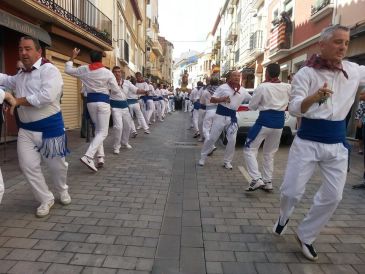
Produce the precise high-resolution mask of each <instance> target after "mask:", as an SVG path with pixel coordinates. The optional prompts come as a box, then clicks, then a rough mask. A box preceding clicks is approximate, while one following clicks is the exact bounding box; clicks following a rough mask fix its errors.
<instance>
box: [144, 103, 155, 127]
mask: <svg viewBox="0 0 365 274" xmlns="http://www.w3.org/2000/svg"><path fill="white" fill-rule="evenodd" d="M154 110H155V104H154V103H153V100H147V103H146V104H145V110H144V111H143V117H144V119H145V121H146V123H147V124H148V123H150V122H151V117H152V113H153V112H154Z"/></svg>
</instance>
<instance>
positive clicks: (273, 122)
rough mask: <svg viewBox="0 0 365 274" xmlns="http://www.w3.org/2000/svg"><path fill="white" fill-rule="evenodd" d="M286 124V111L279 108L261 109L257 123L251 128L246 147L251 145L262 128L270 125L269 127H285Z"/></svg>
mask: <svg viewBox="0 0 365 274" xmlns="http://www.w3.org/2000/svg"><path fill="white" fill-rule="evenodd" d="M284 124H285V111H279V110H273V109H269V110H263V111H260V114H259V117H258V118H257V120H256V122H255V124H254V125H253V126H252V127H251V128H250V130H249V132H248V134H247V138H246V142H245V147H250V144H251V143H252V141H253V140H255V139H256V137H257V135H258V134H259V132H260V130H261V128H262V127H263V126H264V127H268V128H277V129H280V128H283V127H284Z"/></svg>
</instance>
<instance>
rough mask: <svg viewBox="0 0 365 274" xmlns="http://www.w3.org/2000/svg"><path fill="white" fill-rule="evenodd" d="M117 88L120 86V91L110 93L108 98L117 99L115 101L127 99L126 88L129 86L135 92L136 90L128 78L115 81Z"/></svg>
mask: <svg viewBox="0 0 365 274" xmlns="http://www.w3.org/2000/svg"><path fill="white" fill-rule="evenodd" d="M117 84H118V86H119V88H120V91H121V92H120V93H116V94H115V93H112V94H111V95H110V99H111V100H117V101H125V100H127V94H128V90H129V88H131V89H132V90H134V91H135V92H137V87H136V86H134V85H133V84H132V83H131V82H129V81H128V80H124V81H123V80H122V81H120V82H119V83H118V82H117Z"/></svg>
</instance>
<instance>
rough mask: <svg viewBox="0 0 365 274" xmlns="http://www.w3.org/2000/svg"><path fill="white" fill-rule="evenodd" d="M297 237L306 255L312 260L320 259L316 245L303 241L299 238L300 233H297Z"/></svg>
mask: <svg viewBox="0 0 365 274" xmlns="http://www.w3.org/2000/svg"><path fill="white" fill-rule="evenodd" d="M295 238H296V240H297V241H298V244H299V245H300V248H301V250H302V253H303V255H304V257H306V258H307V259H308V260H311V261H316V260H318V254H317V251H316V249H315V248H314V246H313V245H312V244H306V243H303V242H302V241H301V240H300V239H299V237H298V235H296V237H295Z"/></svg>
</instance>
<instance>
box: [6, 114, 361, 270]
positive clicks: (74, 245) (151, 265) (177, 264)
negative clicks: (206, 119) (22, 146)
mask: <svg viewBox="0 0 365 274" xmlns="http://www.w3.org/2000/svg"><path fill="white" fill-rule="evenodd" d="M188 127H189V116H188V114H186V113H182V112H176V113H173V114H172V115H169V117H168V118H167V119H166V120H165V122H164V123H158V124H156V125H153V126H152V127H151V131H152V134H150V135H146V134H143V131H140V132H139V135H138V137H137V138H136V139H132V140H131V145H132V146H133V149H132V150H122V151H121V153H120V154H119V155H113V154H112V148H111V139H110V138H108V139H107V142H106V145H105V148H106V153H107V157H106V163H105V167H104V168H103V169H101V170H100V171H99V172H98V173H97V174H93V173H91V172H90V171H89V170H88V169H87V168H86V167H84V166H83V165H82V164H81V163H80V161H79V157H80V156H81V155H82V154H83V152H85V150H86V147H87V144H85V143H84V139H79V138H78V134H79V133H78V131H71V132H69V133H68V135H69V139H70V147H71V149H72V154H71V156H70V157H68V162H69V164H70V168H69V176H68V183H69V186H70V194H71V196H72V204H71V205H69V206H61V205H60V204H59V203H57V204H56V205H55V206H54V208H53V209H52V210H51V214H50V215H49V216H48V217H46V218H42V219H39V218H36V217H35V216H34V212H35V209H36V207H37V206H38V204H37V203H36V202H35V201H34V198H33V195H32V194H31V193H30V188H29V187H28V185H27V184H26V182H25V181H24V177H23V176H22V175H21V173H20V171H19V168H18V166H17V159H16V155H15V154H16V153H15V143H12V144H9V145H8V148H7V155H6V160H7V161H6V162H5V163H3V159H4V158H3V151H2V149H3V146H0V161H1V162H0V164H1V167H2V171H3V174H4V177H5V184H6V193H5V196H4V200H3V203H2V204H1V205H0V273H27V274H28V273H123V274H132V273H133V274H147V273H152V274H162V273H164V274H178V273H181V274H195V273H196V274H204V273H208V274H221V273H227V274H236V273H240V274H242V273H248V274H251V273H252V274H254V273H260V274H264V273H269V274H275V273H280V274H286V273H293V274H294V273H295V274H297V273H315V274H321V273H331V274H336V273H345V274H352V273H365V202H364V201H365V190H352V189H351V185H353V184H357V183H358V182H359V181H360V180H361V177H362V168H363V163H362V158H361V157H360V156H357V155H355V154H354V155H353V156H352V163H351V167H352V168H351V171H350V173H349V176H348V183H347V185H346V188H345V191H344V198H343V201H342V202H341V204H340V206H339V208H338V209H337V211H336V212H335V214H334V216H333V218H332V220H331V221H330V223H329V224H328V226H327V227H326V229H325V230H324V231H323V233H322V234H321V236H320V237H319V238H318V239H317V241H316V244H315V247H316V248H317V250H318V252H319V260H318V262H316V263H312V262H310V261H308V260H306V259H305V258H303V256H302V254H301V253H300V252H299V248H298V246H297V244H296V241H295V239H294V232H295V228H296V225H297V224H298V222H299V221H300V220H301V219H302V218H303V217H304V214H305V212H306V211H307V210H308V208H309V206H310V204H311V201H312V197H313V194H314V192H315V191H316V189H317V188H318V183H319V181H320V177H319V175H318V174H316V175H315V176H314V178H313V180H312V181H311V183H310V184H309V185H308V187H307V192H306V194H305V196H304V197H303V200H302V202H301V203H300V205H299V206H298V208H297V209H296V210H295V212H294V214H293V216H292V218H291V220H290V223H289V228H288V230H287V233H286V235H285V236H284V237H276V236H275V235H273V234H272V233H271V229H272V226H273V224H274V222H275V220H276V218H277V214H278V212H279V209H278V204H279V192H278V186H279V185H280V183H281V179H282V176H283V172H284V169H285V165H286V159H287V152H288V147H282V148H280V151H279V152H278V157H277V159H276V163H275V167H276V170H275V174H274V175H275V178H274V181H273V183H274V187H275V191H274V193H272V194H270V193H265V192H263V191H257V192H254V193H246V192H245V191H244V189H245V188H246V185H247V182H246V181H245V179H244V176H243V175H242V173H241V171H240V170H243V169H242V168H240V169H238V168H237V166H242V167H243V159H242V148H239V147H237V149H236V150H237V151H236V155H235V165H234V169H233V170H232V171H228V170H225V169H224V168H222V166H221V164H222V163H221V161H222V159H223V156H222V155H223V150H222V148H221V147H219V149H218V150H217V151H216V152H215V153H214V155H213V156H212V157H210V158H209V159H208V161H207V162H206V165H205V167H203V168H202V167H198V166H197V165H196V162H197V160H198V159H199V152H200V147H201V143H197V142H196V140H195V139H193V138H192V132H191V131H190V130H187V128H188ZM48 182H49V179H48ZM50 185H51V184H50Z"/></svg>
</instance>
